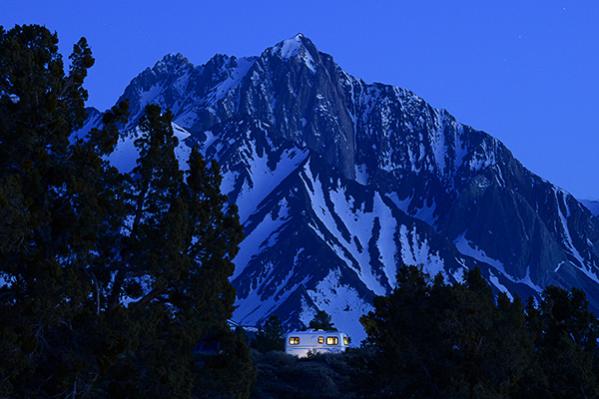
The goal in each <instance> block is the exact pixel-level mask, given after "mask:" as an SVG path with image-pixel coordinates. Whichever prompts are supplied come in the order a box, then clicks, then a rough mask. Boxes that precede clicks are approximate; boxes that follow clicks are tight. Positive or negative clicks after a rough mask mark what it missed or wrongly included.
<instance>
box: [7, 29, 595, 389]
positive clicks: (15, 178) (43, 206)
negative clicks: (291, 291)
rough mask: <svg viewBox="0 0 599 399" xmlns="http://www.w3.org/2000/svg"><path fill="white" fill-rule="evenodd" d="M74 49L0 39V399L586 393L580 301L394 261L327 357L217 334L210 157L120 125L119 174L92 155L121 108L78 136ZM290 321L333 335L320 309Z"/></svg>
mask: <svg viewBox="0 0 599 399" xmlns="http://www.w3.org/2000/svg"><path fill="white" fill-rule="evenodd" d="M93 63H94V59H93V57H92V54H91V50H90V49H89V47H88V45H87V43H86V41H85V39H81V40H79V41H78V42H77V43H76V44H75V45H74V47H73V51H72V53H71V55H70V56H69V61H68V67H65V62H64V60H63V58H62V56H61V55H60V53H59V51H58V37H57V35H56V34H55V33H51V32H49V31H48V30H47V29H46V28H44V27H41V26H36V25H28V26H15V27H13V28H12V29H9V30H5V29H4V28H2V27H0V398H4V397H6V398H67V397H68V398H104V397H106V398H109V397H123V398H146V399H147V398H248V397H256V398H269V397H272V398H329V397H330V398H333V397H346V398H527V399H530V398H537V397H538V398H595V397H599V382H598V377H599V357H598V351H597V338H598V336H599V324H598V322H597V318H596V317H595V316H594V315H593V314H592V313H591V312H590V311H589V308H588V302H587V300H586V298H585V296H584V293H583V292H582V291H580V290H577V289H572V290H569V291H567V290H563V289H560V288H556V287H548V288H546V289H545V290H544V291H543V293H542V294H541V296H540V298H538V299H537V300H532V299H531V300H530V301H528V302H527V303H526V304H523V303H521V302H520V300H519V299H514V300H510V299H509V298H508V297H507V296H506V295H505V294H499V296H496V295H494V293H493V292H492V290H491V288H490V287H489V286H488V284H487V283H486V282H485V281H484V279H483V278H482V277H481V275H480V273H479V271H478V270H472V271H469V272H467V273H466V275H465V276H464V281H463V282H461V283H454V284H449V283H447V282H446V281H445V280H444V279H443V277H442V276H440V275H439V276H433V277H429V276H427V275H426V274H424V273H423V272H422V271H421V270H420V269H418V268H416V267H413V266H406V265H401V267H398V276H397V287H396V288H395V289H394V290H393V291H392V292H391V293H390V294H389V295H388V296H384V297H377V298H375V301H374V308H373V310H372V311H371V312H370V313H369V314H367V315H364V316H363V317H362V319H361V322H362V324H363V326H364V329H365V331H366V333H367V339H366V341H365V342H364V343H363V344H362V345H361V346H360V347H359V348H355V349H352V350H350V351H348V352H347V353H345V354H343V355H334V356H328V355H327V356H325V355H316V356H313V357H310V358H308V359H295V358H291V357H289V356H287V355H285V354H283V353H281V351H282V350H283V348H284V341H283V328H282V326H281V322H280V321H279V320H278V319H277V318H276V317H271V318H269V319H268V320H267V321H266V322H265V324H264V325H263V326H261V328H260V330H259V331H258V333H257V335H256V337H254V338H250V337H248V336H247V334H246V333H245V332H244V331H243V330H240V329H238V330H237V331H231V328H230V327H229V325H228V324H227V320H228V319H229V318H230V317H231V314H232V312H233V306H234V300H235V292H234V289H233V287H232V286H231V284H230V282H229V278H230V276H231V275H232V273H233V262H232V260H233V258H234V257H235V255H236V253H237V250H238V244H239V243H240V241H241V239H242V227H241V226H240V223H239V220H238V217H237V210H236V208H235V206H234V205H228V203H227V198H226V197H225V196H224V195H223V194H222V193H221V192H220V182H221V175H220V170H219V167H218V165H217V164H216V163H215V162H207V161H206V160H204V159H203V158H202V156H201V154H200V153H199V151H198V150H197V148H193V149H192V151H191V153H190V156H189V159H187V162H188V165H189V168H188V169H186V171H185V172H183V171H181V168H180V165H179V163H178V162H179V161H178V160H177V158H176V157H175V148H176V146H177V144H178V142H177V138H176V137H175V136H174V134H173V128H172V124H171V122H172V115H171V114H170V112H169V111H168V110H163V109H160V107H158V106H156V105H149V106H147V107H146V108H145V110H144V113H143V116H142V117H141V119H140V121H139V129H138V135H137V137H136V139H135V148H136V150H137V152H138V159H137V162H136V166H135V168H134V169H133V171H132V172H131V173H126V174H125V173H121V172H119V171H118V170H117V169H116V168H114V167H113V166H111V165H110V164H109V162H108V161H107V160H106V159H107V156H108V155H109V154H111V153H112V152H113V151H114V149H115V147H116V145H117V142H118V139H119V137H120V136H121V135H123V134H127V133H126V132H123V131H122V130H123V126H125V125H126V122H127V104H126V103H120V104H117V105H116V106H115V107H113V108H112V109H110V110H108V111H107V112H105V113H104V114H103V116H102V127H101V128H99V129H92V130H91V131H90V132H89V133H87V134H86V135H85V136H83V137H76V136H74V135H73V132H75V131H77V130H78V129H80V128H81V127H82V125H83V123H84V121H85V117H86V111H85V107H84V105H85V101H86V99H87V92H86V90H85V88H84V86H83V83H84V79H85V77H86V75H87V70H88V69H89V68H90V67H91V66H92V65H93ZM309 327H310V328H321V329H333V328H334V325H333V324H332V321H331V318H330V316H329V315H327V314H326V313H324V312H322V311H320V312H318V313H317V314H316V315H315V318H314V320H313V321H312V322H311V323H310V326H309Z"/></svg>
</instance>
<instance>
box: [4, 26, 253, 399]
mask: <svg viewBox="0 0 599 399" xmlns="http://www.w3.org/2000/svg"><path fill="white" fill-rule="evenodd" d="M57 43H58V39H57V36H56V35H55V34H51V33H50V32H48V31H47V29H45V28H42V27H39V26H22V27H21V26H16V27H14V28H13V29H11V30H9V31H5V30H4V29H3V28H0V216H1V217H2V219H1V220H0V278H1V280H0V319H1V320H2V323H0V353H2V356H0V396H2V397H67V396H68V397H72V398H79V397H94V398H96V397H100V398H101V397H129V398H142V397H143V398H152V397H157V398H158V397H160V398H162V397H171V398H188V397H192V396H195V397H217V394H218V395H221V397H238V398H244V397H247V396H248V395H249V389H250V386H251V381H252V378H253V377H252V376H253V371H252V367H251V362H250V359H249V352H248V350H247V347H246V346H245V345H244V344H243V342H242V341H241V340H240V339H238V337H237V336H235V335H234V334H233V333H232V332H231V331H230V330H229V328H228V326H227V323H226V321H227V318H228V317H230V315H231V312H232V309H233V301H234V291H233V288H232V286H231V285H230V283H229V281H228V278H229V276H230V275H231V274H232V272H233V264H232V259H233V257H234V256H235V253H236V251H237V245H238V243H239V241H240V239H241V227H240V225H239V222H238V219H237V215H236V209H235V207H234V206H227V205H226V197H224V196H223V195H222V194H221V193H220V191H219V186H220V173H219V170H218V166H217V165H216V164H215V163H212V164H210V165H209V166H207V165H205V163H204V161H203V159H202V158H201V156H200V154H199V153H198V152H197V151H195V150H194V151H192V154H191V157H190V159H189V160H188V161H189V169H188V171H187V172H186V173H183V172H181V171H180V169H179V164H178V161H177V159H176V157H175V153H174V149H175V147H176V145H177V139H176V137H175V136H174V135H173V131H172V125H171V115H170V113H169V112H168V111H164V112H163V111H162V110H161V109H160V108H159V107H157V106H148V107H147V108H146V110H145V113H144V116H143V117H142V120H141V121H140V127H139V130H138V131H137V133H136V134H137V139H136V141H135V145H136V147H137V148H138V151H139V159H138V161H137V166H136V167H135V169H134V171H133V173H132V174H131V175H122V174H120V173H119V172H118V171H117V170H116V169H115V168H114V167H112V166H111V165H109V164H108V162H107V161H106V160H105V155H107V154H110V153H111V152H112V151H113V150H114V148H115V145H116V143H117V140H118V137H119V134H124V133H123V132H119V129H118V127H119V126H123V125H124V123H123V122H125V121H126V111H127V106H126V104H124V103H123V104H119V105H117V106H115V107H114V108H113V109H111V110H109V111H108V112H106V113H105V114H104V115H103V128H102V129H93V130H92V131H91V132H90V133H89V134H88V135H87V136H85V137H74V136H73V135H72V132H74V131H76V130H77V129H78V128H80V127H81V126H82V124H83V122H84V118H85V109H84V104H85V100H86V98H87V93H86V91H85V89H84V88H83V86H82V84H83V80H84V78H85V76H86V73H87V72H86V71H87V69H88V68H89V67H91V65H92V64H93V58H92V56H91V51H90V50H89V48H88V46H87V44H86V42H85V40H84V39H81V40H80V41H79V42H78V43H77V44H76V45H75V46H74V49H73V54H72V55H71V57H70V58H71V66H70V68H69V71H68V73H65V72H64V67H63V62H62V58H61V56H60V54H59V53H58V49H57ZM128 134H132V133H128ZM203 339H211V340H214V341H215V342H217V343H218V348H219V349H218V351H217V352H216V353H215V354H214V356H212V357H210V358H209V359H201V361H198V359H196V358H195V357H194V354H193V348H194V346H195V345H196V344H197V343H198V342H199V341H201V340H203Z"/></svg>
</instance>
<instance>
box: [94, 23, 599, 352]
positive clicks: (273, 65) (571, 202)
mask: <svg viewBox="0 0 599 399" xmlns="http://www.w3.org/2000/svg"><path fill="white" fill-rule="evenodd" d="M120 100H127V101H129V104H130V109H131V121H130V123H129V127H130V128H132V129H133V128H134V127H135V125H136V122H137V119H138V118H139V116H140V113H141V111H142V110H143V107H144V106H145V105H146V104H148V103H158V104H160V105H161V106H163V107H168V108H170V109H171V110H172V112H173V114H174V122H175V124H176V126H177V130H176V131H177V132H179V133H178V134H181V135H182V138H185V137H186V138H185V140H184V142H183V143H184V144H182V147H181V148H180V149H179V150H180V155H181V157H182V158H183V157H184V154H185V151H186V150H185V148H184V147H185V146H189V145H198V146H199V147H200V148H201V150H202V151H203V153H204V155H205V156H206V157H208V158H212V159H216V160H218V162H219V163H220V164H221V167H222V171H223V173H224V179H223V183H222V190H223V191H224V192H225V193H226V194H227V195H228V196H229V199H230V200H231V201H232V202H235V203H236V204H237V205H238V207H239V214H240V219H241V221H242V223H243V225H244V229H245V234H246V237H245V239H244V241H243V242H242V244H241V248H240V252H239V254H238V255H237V257H236V259H235V264H236V270H235V274H234V276H233V283H234V285H235V287H236V289H237V306H238V307H237V310H236V311H235V314H234V319H235V320H236V321H237V322H239V323H241V324H245V325H255V324H257V323H259V322H260V321H262V320H264V318H266V317H267V316H269V315H270V314H273V313H274V314H276V315H278V316H279V317H280V318H281V319H282V320H283V321H284V323H285V324H286V325H287V326H290V327H291V326H297V325H299V324H300V323H307V322H308V321H309V320H310V319H311V317H312V315H313V314H314V313H315V311H316V310H317V309H324V310H326V311H327V312H329V313H331V314H332V316H333V321H334V322H335V324H336V325H337V326H338V327H339V328H341V329H343V330H346V331H348V332H349V333H350V334H351V335H353V336H354V342H359V340H360V339H361V338H363V336H364V335H363V331H362V329H361V327H360V325H359V321H358V319H359V316H360V315H361V314H363V313H365V312H367V311H368V310H369V309H370V308H371V305H370V304H371V301H372V298H373V296H374V295H382V294H385V293H386V292H388V291H389V290H390V289H391V287H393V286H394V285H395V275H396V271H397V267H398V265H399V264H412V265H419V266H421V267H423V268H424V270H426V271H427V272H429V273H430V274H436V273H442V274H443V275H444V276H445V278H446V279H447V280H449V281H455V280H458V281H459V280H461V278H462V274H463V272H464V270H466V269H469V268H472V267H480V268H481V270H482V271H483V274H484V275H485V277H486V278H487V279H488V281H489V282H490V284H491V285H492V286H493V287H494V289H495V290H496V291H497V292H499V291H503V292H507V293H508V295H510V296H512V297H515V296H521V297H528V296H530V295H536V294H538V292H539V291H540V290H541V289H542V287H544V286H547V285H550V284H554V285H558V286H562V287H573V286H576V287H580V288H582V289H583V290H585V292H586V293H587V295H588V296H589V299H590V301H591V306H592V308H593V309H594V310H595V311H599V290H598V289H597V288H598V284H599V278H598V272H599V219H598V218H594V217H592V215H591V212H590V211H589V209H587V207H585V206H583V205H582V204H581V203H580V202H579V201H577V200H576V199H575V198H574V197H573V196H572V195H570V194H568V193H567V192H565V191H564V190H561V189H559V188H557V187H556V186H554V185H552V184H551V183H550V182H548V181H546V180H544V179H542V178H540V177H538V176H536V175H535V174H533V173H532V172H530V171H529V170H528V169H526V168H525V167H524V166H523V165H522V164H521V163H520V162H519V161H518V160H517V159H515V158H514V157H513V155H512V154H511V152H510V151H509V150H508V149H507V148H506V147H505V146H504V145H503V144H502V143H501V142H499V141H498V140H497V139H495V138H493V137H492V136H490V135H488V134H487V133H484V132H482V131H478V130H476V129H473V128H472V127H469V126H467V125H464V124H462V123H460V122H458V121H457V120H456V119H455V118H454V117H453V116H452V115H450V114H449V113H448V112H447V111H444V110H439V109H435V108H433V107H432V106H430V105H429V104H427V103H426V102H425V101H424V100H422V99H421V98H419V97H418V96H416V95H415V94H414V93H412V92H410V91H408V90H405V89H401V88H398V87H393V86H390V85H385V84H381V83H372V84H369V83H366V82H364V81H362V80H360V79H358V78H356V77H354V76H352V75H350V74H348V73H346V72H345V71H343V70H342V69H341V68H340V67H339V66H338V65H337V64H336V63H335V62H334V60H333V58H332V57H331V56H330V55H328V54H325V53H322V52H320V51H318V50H317V49H316V47H315V46H314V44H313V43H312V42H311V41H310V40H309V39H308V38H306V37H304V36H303V35H296V36H294V37H292V38H290V39H288V40H285V41H282V42H280V43H278V44H276V45H275V46H273V47H271V48H268V49H266V50H265V51H264V52H262V54H260V55H259V56H256V57H247V58H237V57H233V56H226V55H216V56H214V57H213V58H212V59H210V60H209V61H208V62H207V63H206V64H204V65H201V66H194V65H192V64H191V63H190V62H189V61H188V60H187V59H186V58H185V57H183V56H182V55H169V56H166V57H164V58H163V59H162V60H160V61H159V62H158V63H156V65H154V66H153V67H152V68H147V69H146V70H144V71H143V72H142V73H141V74H140V75H138V76H137V77H136V78H135V79H133V81H132V82H131V83H130V84H129V86H128V87H127V88H126V89H125V91H124V93H123V95H122V96H121V98H120ZM93 118H96V122H95V123H98V122H97V121H98V120H99V118H98V117H97V112H90V121H89V123H88V125H87V128H88V129H89V126H91V125H93V124H94V122H93V120H92V119H93ZM188 135H189V137H187V136H188ZM128 140H130V139H127V137H123V138H122V145H119V149H118V151H119V152H118V153H117V154H116V155H114V157H115V158H114V159H113V162H114V163H115V164H117V165H119V166H120V167H122V168H124V169H127V167H126V166H123V165H121V163H126V162H125V161H123V160H129V161H130V159H131V157H132V155H131V149H127V143H128V142H129V143H130V141H128ZM183 164H184V163H183ZM587 206H588V205H587Z"/></svg>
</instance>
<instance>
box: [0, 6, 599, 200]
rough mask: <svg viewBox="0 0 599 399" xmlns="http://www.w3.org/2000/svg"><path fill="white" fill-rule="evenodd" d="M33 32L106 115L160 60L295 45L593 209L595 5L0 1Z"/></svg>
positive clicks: (596, 161)
mask: <svg viewBox="0 0 599 399" xmlns="http://www.w3.org/2000/svg"><path fill="white" fill-rule="evenodd" d="M15 23H20V24H22V23H40V24H44V25H46V26H47V27H48V28H50V29H52V30H55V31H57V32H58V33H59V35H60V39H61V46H62V50H63V51H65V52H68V51H69V50H70V48H71V46H72V44H73V43H74V42H75V41H76V40H77V38H78V37H79V36H82V35H83V36H86V37H87V38H88V40H89V42H90V44H91V46H92V50H93V52H94V55H95V57H96V65H95V66H94V68H93V69H92V71H91V74H90V77H89V79H88V81H87V87H88V89H89V92H90V100H89V104H90V105H94V106H96V107H98V108H101V109H104V108H106V107H108V106H110V105H112V103H113V102H114V101H115V100H116V99H117V98H118V96H119V95H120V94H121V92H122V91H123V89H124V88H125V86H126V84H127V83H128V82H129V81H130V80H131V79H132V78H133V77H134V76H135V75H136V74H137V73H139V72H140V71H141V70H142V69H143V68H145V67H147V66H150V65H152V64H153V63H154V62H155V61H156V60H157V59H158V58H160V57H162V56H163V55H164V54H166V53H172V52H181V53H183V54H185V55H186V56H187V57H188V58H189V59H190V60H191V61H192V62H193V63H196V64H200V63H203V62H205V61H206V60H207V59H208V58H209V57H210V56H212V55H213V54H214V53H225V54H233V55H254V54H259V53H260V52H261V51H262V50H263V49H264V48H266V47H268V46H271V45H272V44H274V43H276V42H278V41H280V40H282V39H285V38H287V37H290V36H292V35H294V34H295V33H298V32H302V33H304V34H305V35H306V36H308V37H309V38H311V39H312V40H313V41H314V43H315V44H316V46H317V47H318V48H319V49H320V50H321V51H325V52H328V53H330V54H332V55H333V56H334V57H335V59H336V60H337V62H338V63H339V64H340V65H341V66H342V67H344V68H345V69H346V70H347V71H348V72H350V73H352V74H354V75H356V76H358V77H361V78H363V79H365V80H366V81H381V82H385V83H392V84H396V85H399V86H402V87H405V88H408V89H411V90H413V91H414V92H416V93H417V94H419V95H420V96H422V97H424V98H425V99H426V100H428V101H429V102H431V103H432V104H433V105H435V106H437V107H441V108H446V109H448V110H449V111H450V112H451V113H453V114H454V115H456V116H457V117H458V119H460V120H461V121H462V122H464V123H467V124H470V125H472V126H474V127H476V128H479V129H482V130H485V131H487V132H489V133H491V134H493V135H494V136H496V137H498V138H499V139H501V140H502V141H503V142H504V143H505V144H506V145H507V146H508V147H509V148H510V149H511V150H512V151H513V152H514V154H515V155H516V156H517V157H518V158H519V159H520V160H521V161H522V162H523V163H524V164H525V165H526V166H527V167H528V168H530V169H531V170H533V171H534V172H536V173H538V174H539V175H541V176H542V177H544V178H546V179H549V180H551V181H552V182H554V183H556V184H557V185H559V186H561V187H563V188H565V189H566V190H568V191H570V192H572V193H573V194H574V195H577V196H579V197H581V198H599V124H598V123H597V119H598V118H597V117H598V116H599V1H597V0H503V1H480V0H452V1H448V0H436V1H433V0H418V1H414V0H387V1H383V0H361V1H359V0H326V1H325V0H303V1H285V0H268V1H266V0H264V1H259V0H257V1H247V0H245V1H244V0H235V1H231V0H229V1H226V0H212V1H204V0H196V1H176V0H170V1H160V2H159V1H149V0H148V1H126V0H121V1H112V0H111V1H94V2H91V1H90V2H86V1H62V0H54V1H38V0H36V1H31V0H29V1H24V0H1V1H0V24H2V25H4V26H6V27H10V26H12V25H14V24H15Z"/></svg>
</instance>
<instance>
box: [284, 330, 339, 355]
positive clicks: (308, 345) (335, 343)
mask: <svg viewBox="0 0 599 399" xmlns="http://www.w3.org/2000/svg"><path fill="white" fill-rule="evenodd" d="M349 342H350V340H349V336H348V335H347V334H345V333H342V332H341V331H324V330H306V331H291V332H290V333H288V334H287V336H286V337H285V352H286V353H288V354H290V355H295V356H298V357H306V356H308V353H310V352H311V353H340V352H345V350H346V349H347V347H348V346H349Z"/></svg>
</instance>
